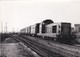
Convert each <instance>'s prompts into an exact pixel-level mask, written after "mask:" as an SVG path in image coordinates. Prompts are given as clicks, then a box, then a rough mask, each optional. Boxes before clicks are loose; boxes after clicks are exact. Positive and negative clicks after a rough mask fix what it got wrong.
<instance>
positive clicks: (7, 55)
mask: <svg viewBox="0 0 80 57" xmlns="http://www.w3.org/2000/svg"><path fill="white" fill-rule="evenodd" d="M0 57H40V56H38V55H37V54H36V53H34V52H33V51H32V50H31V49H29V48H28V47H24V46H22V44H21V43H20V42H16V41H15V40H14V39H11V38H7V39H5V41H3V42H2V43H0Z"/></svg>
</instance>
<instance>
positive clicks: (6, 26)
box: [5, 22, 7, 33]
mask: <svg viewBox="0 0 80 57" xmlns="http://www.w3.org/2000/svg"><path fill="white" fill-rule="evenodd" d="M5 25H6V27H5V29H6V33H7V22H6V24H5Z"/></svg>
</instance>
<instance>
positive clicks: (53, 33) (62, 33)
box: [21, 19, 75, 44]
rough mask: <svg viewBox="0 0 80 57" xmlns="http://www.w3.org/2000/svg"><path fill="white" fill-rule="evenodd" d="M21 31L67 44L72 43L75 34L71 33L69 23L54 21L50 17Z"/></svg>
mask: <svg viewBox="0 0 80 57" xmlns="http://www.w3.org/2000/svg"><path fill="white" fill-rule="evenodd" d="M21 33H26V34H29V35H33V36H41V37H43V38H45V39H52V40H54V41H57V42H60V43H67V44H70V43H72V42H73V40H74V39H75V36H74V35H72V34H71V23H68V22H60V23H54V22H53V21H52V20H50V19H47V20H44V21H42V22H41V23H37V24H35V25H31V26H29V27H26V28H24V29H22V30H21Z"/></svg>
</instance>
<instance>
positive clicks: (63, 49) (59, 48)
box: [23, 35, 80, 57]
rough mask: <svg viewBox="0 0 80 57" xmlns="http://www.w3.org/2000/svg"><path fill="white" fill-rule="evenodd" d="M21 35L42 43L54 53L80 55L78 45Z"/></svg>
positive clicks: (77, 56) (71, 56) (67, 56)
mask: <svg viewBox="0 0 80 57" xmlns="http://www.w3.org/2000/svg"><path fill="white" fill-rule="evenodd" d="M23 37H24V38H28V39H30V40H32V41H35V42H38V43H39V44H43V45H44V46H45V47H47V48H48V49H49V50H51V51H52V52H54V51H55V52H56V53H59V54H61V55H63V56H65V57H80V47H77V46H71V45H65V44H56V43H52V42H46V41H43V40H38V39H37V38H36V39H35V38H34V37H30V36H25V35H24V36H23Z"/></svg>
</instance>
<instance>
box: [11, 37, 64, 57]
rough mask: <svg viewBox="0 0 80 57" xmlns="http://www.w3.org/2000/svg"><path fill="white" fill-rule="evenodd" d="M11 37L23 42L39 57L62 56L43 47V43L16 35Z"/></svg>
mask: <svg viewBox="0 0 80 57" xmlns="http://www.w3.org/2000/svg"><path fill="white" fill-rule="evenodd" d="M12 38H14V39H16V40H17V41H20V42H23V43H24V44H25V45H27V46H28V47H29V48H31V49H32V50H33V51H35V52H36V53H38V54H39V55H40V56H41V57H63V56H62V55H59V54H56V53H54V52H52V51H50V50H49V49H48V48H46V47H44V46H43V45H41V44H39V43H36V42H34V41H31V40H29V39H26V38H23V37H18V36H12Z"/></svg>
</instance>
